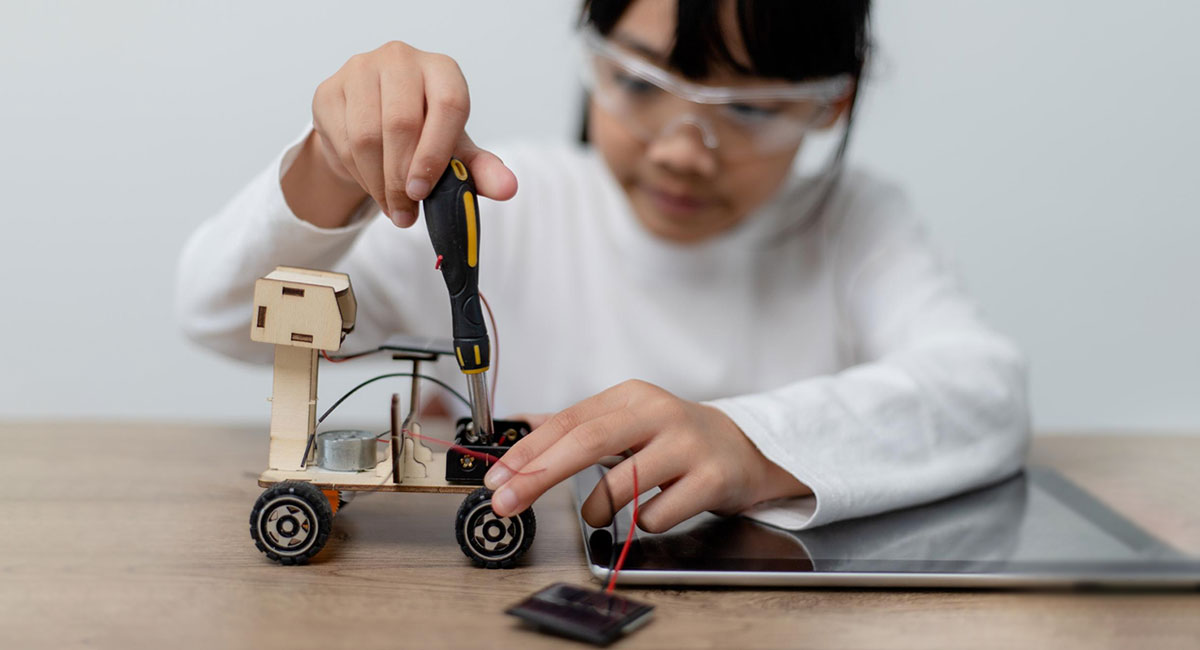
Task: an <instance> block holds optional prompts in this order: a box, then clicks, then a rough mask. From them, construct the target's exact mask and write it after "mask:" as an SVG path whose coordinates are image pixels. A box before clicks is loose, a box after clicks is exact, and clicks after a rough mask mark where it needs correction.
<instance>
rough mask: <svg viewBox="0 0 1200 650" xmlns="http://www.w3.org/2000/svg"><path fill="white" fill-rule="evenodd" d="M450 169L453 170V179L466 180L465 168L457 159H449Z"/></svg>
mask: <svg viewBox="0 0 1200 650" xmlns="http://www.w3.org/2000/svg"><path fill="white" fill-rule="evenodd" d="M450 168H451V169H453V170H454V177H455V178H457V179H458V180H460V181H465V180H467V168H466V167H464V166H463V164H462V161H460V160H459V159H458V158H451V159H450Z"/></svg>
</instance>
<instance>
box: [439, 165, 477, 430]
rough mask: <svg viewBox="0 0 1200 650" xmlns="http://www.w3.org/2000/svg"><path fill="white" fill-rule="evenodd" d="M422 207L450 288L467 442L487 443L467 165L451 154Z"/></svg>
mask: <svg viewBox="0 0 1200 650" xmlns="http://www.w3.org/2000/svg"><path fill="white" fill-rule="evenodd" d="M423 204H424V206H425V226H426V227H427V228H428V229H429V241H430V242H432V243H433V250H434V252H435V253H436V254H437V256H438V259H439V264H440V268H441V271H442V279H443V280H445V281H446V289H447V290H448V291H449V292H450V317H451V320H452V323H453V330H454V354H455V356H456V357H458V368H459V370H462V372H463V374H464V375H466V376H467V388H468V395H469V397H470V400H471V418H472V420H474V423H475V427H474V431H471V430H470V429H468V431H467V439H468V440H469V441H470V442H472V443H478V442H479V441H481V440H482V441H483V443H484V444H492V429H493V424H492V408H491V404H490V403H489V402H488V384H487V371H488V365H489V363H490V362H491V361H490V359H491V342H490V341H489V340H488V333H487V327H486V326H485V325H484V322H483V311H482V310H481V309H480V305H479V202H478V200H477V198H476V191H475V182H474V181H473V180H472V179H471V175H470V174H469V173H467V166H466V165H464V164H463V162H462V161H461V160H459V159H458V158H451V159H450V164H449V165H448V166H447V167H446V171H445V172H443V173H442V177H441V178H439V179H438V182H437V183H436V184H434V186H433V189H432V190H430V192H429V196H427V197H425V200H424V202H423Z"/></svg>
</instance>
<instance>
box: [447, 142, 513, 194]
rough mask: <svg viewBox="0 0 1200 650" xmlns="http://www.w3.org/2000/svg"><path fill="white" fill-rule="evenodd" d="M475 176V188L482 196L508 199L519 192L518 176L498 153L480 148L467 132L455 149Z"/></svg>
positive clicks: (456, 153)
mask: <svg viewBox="0 0 1200 650" xmlns="http://www.w3.org/2000/svg"><path fill="white" fill-rule="evenodd" d="M454 155H456V156H458V158H459V159H460V160H462V161H463V162H464V163H466V165H467V169H469V170H470V171H471V175H472V176H474V177H475V189H476V190H477V191H478V192H479V195H480V196H485V197H487V198H489V199H492V200H494V201H507V200H509V199H511V198H512V197H513V196H515V195H516V193H517V176H516V174H514V173H513V172H512V170H511V169H509V168H508V167H507V166H506V165H505V164H504V161H503V160H500V157H499V156H497V155H496V154H494V153H492V152H490V151H487V150H484V149H480V148H479V147H477V146H476V145H475V143H474V142H473V141H472V140H471V137H470V136H468V135H467V134H466V133H465V132H464V133H463V134H462V138H461V139H460V140H459V143H458V147H456V148H455V150H454Z"/></svg>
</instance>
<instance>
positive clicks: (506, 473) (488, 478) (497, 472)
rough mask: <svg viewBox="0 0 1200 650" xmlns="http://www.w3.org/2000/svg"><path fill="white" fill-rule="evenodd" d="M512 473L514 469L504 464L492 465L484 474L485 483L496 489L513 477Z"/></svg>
mask: <svg viewBox="0 0 1200 650" xmlns="http://www.w3.org/2000/svg"><path fill="white" fill-rule="evenodd" d="M512 475H513V473H512V470H511V469H509V468H507V467H505V466H504V465H500V464H496V465H492V468H491V469H489V470H488V473H487V474H485V475H484V476H483V484H484V485H486V486H487V488H488V489H489V490H495V489H496V488H498V487H500V486H501V485H504V483H505V482H506V481H508V479H510V478H512Z"/></svg>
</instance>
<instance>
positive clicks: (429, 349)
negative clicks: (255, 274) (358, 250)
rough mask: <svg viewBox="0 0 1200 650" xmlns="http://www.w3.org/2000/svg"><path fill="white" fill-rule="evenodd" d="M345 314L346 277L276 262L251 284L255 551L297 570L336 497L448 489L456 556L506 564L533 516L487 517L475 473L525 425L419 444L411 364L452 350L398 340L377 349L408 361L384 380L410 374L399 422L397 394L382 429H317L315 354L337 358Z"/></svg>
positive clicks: (351, 309)
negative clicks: (264, 414) (266, 377)
mask: <svg viewBox="0 0 1200 650" xmlns="http://www.w3.org/2000/svg"><path fill="white" fill-rule="evenodd" d="M356 311H357V303H356V301H355V298H354V291H353V289H352V288H351V285H350V278H349V277H348V276H347V275H345V274H342V273H331V272H327V271H313V270H308V269H300V268H293V267H284V266H281V267H278V268H276V269H275V270H274V271H273V272H271V273H270V274H268V275H267V276H265V277H263V278H260V279H259V280H258V281H257V282H256V283H255V287H254V318H253V322H252V323H251V338H252V339H253V340H255V341H261V342H264V343H273V344H274V345H275V374H274V387H273V390H272V396H271V428H270V431H271V443H270V452H269V458H268V469H267V470H266V471H265V472H263V473H262V475H261V476H260V477H259V479H258V484H259V485H260V486H262V487H264V488H266V490H265V491H264V492H263V493H262V495H261V496H259V498H258V500H257V501H256V502H255V503H254V507H253V509H252V510H251V511H250V536H251V538H253V539H254V543H255V546H257V547H258V549H259V550H260V551H262V552H263V553H264V554H266V556H267V557H268V558H270V559H271V560H274V561H276V562H278V563H280V564H288V565H296V564H304V563H306V562H307V561H308V560H309V558H311V557H313V556H315V555H316V554H317V553H319V552H320V551H321V549H322V548H324V546H325V543H326V541H328V539H329V534H330V531H331V529H332V526H333V519H334V516H335V515H336V514H337V512H338V510H339V508H340V507H341V505H343V503H344V501H343V497H345V496H348V494H347V493H356V492H437V493H447V492H450V493H462V494H465V495H467V496H466V498H465V499H464V500H463V502H462V505H461V506H460V507H459V509H458V514H457V517H456V518H455V536H456V538H457V540H458V543H459V546H460V547H461V548H462V551H463V553H465V554H466V555H467V557H469V558H471V560H472V561H473V562H474V563H475V564H476V565H477V566H480V567H486V568H489V569H496V568H508V567H511V566H513V565H514V564H515V563H516V562H517V561H518V559H520V557H521V556H522V555H523V554H524V553H525V552H526V550H528V549H529V546H530V545H531V544H532V543H533V537H534V534H535V533H536V528H537V521H536V519H535V517H534V514H533V511H532V510H526V511H525V512H522V513H520V514H519V515H515V516H513V517H498V516H496V514H495V513H494V512H492V508H491V498H492V493H491V491H490V490H488V489H487V488H485V487H482V486H483V476H484V474H485V473H486V472H487V469H488V468H489V467H490V466H491V465H492V464H493V463H494V462H496V460H498V459H499V458H500V457H501V456H503V454H504V452H505V451H506V450H507V449H509V448H510V447H511V445H512V444H513V443H515V442H516V441H517V440H520V439H521V438H522V437H523V436H524V435H525V434H527V433H528V432H529V426H528V424H526V423H524V422H519V421H503V420H499V421H496V422H495V430H496V431H497V432H498V433H499V435H498V436H497V439H496V440H494V441H493V444H490V445H486V444H484V445H480V444H473V443H472V442H471V440H472V438H474V436H473V429H472V426H473V424H472V422H471V421H470V419H469V418H466V419H463V420H459V422H458V426H457V431H456V435H455V440H454V443H453V444H449V443H447V444H448V447H449V448H448V449H447V450H446V451H441V450H434V449H431V448H430V447H428V446H427V445H425V444H424V441H425V440H428V438H425V437H424V436H422V435H421V433H420V423H419V422H418V421H417V417H418V413H419V404H420V395H419V390H418V387H419V385H420V383H421V373H420V364H421V362H423V361H435V360H436V359H437V358H438V357H439V356H440V355H443V354H453V353H454V352H453V346H452V345H450V344H449V343H448V342H445V343H443V342H439V341H437V340H423V341H416V342H414V340H412V339H403V338H400V339H392V340H389V342H388V343H387V344H385V345H384V346H381V347H380V348H379V349H380V350H385V351H390V352H392V355H393V358H394V359H397V360H401V361H409V362H411V364H412V372H411V373H390V374H388V375H384V376H385V377H390V376H397V375H408V376H411V377H412V391H411V395H410V400H409V404H410V408H409V411H408V414H407V415H406V416H405V417H404V419H403V420H401V418H400V408H399V402H400V400H399V396H397V395H393V396H392V409H391V411H392V412H391V429H390V430H389V431H386V432H384V433H383V434H375V433H372V432H366V431H347V430H342V431H325V432H321V433H317V430H316V429H317V424H318V423H319V420H318V418H317V415H316V413H317V411H316V409H317V367H318V354H319V353H332V352H337V351H338V349H339V348H340V347H341V344H342V341H343V339H344V338H345V336H346V334H348V333H349V332H350V331H352V330H353V329H354V320H355V314H356ZM379 378H382V377H377V378H376V379H379ZM362 385H363V384H360V386H359V387H361V386H362ZM355 390H357V388H356V389H355ZM352 392H353V391H352ZM335 406H336V404H335ZM331 410H332V409H331ZM322 419H323V416H322ZM381 443H383V444H381Z"/></svg>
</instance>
